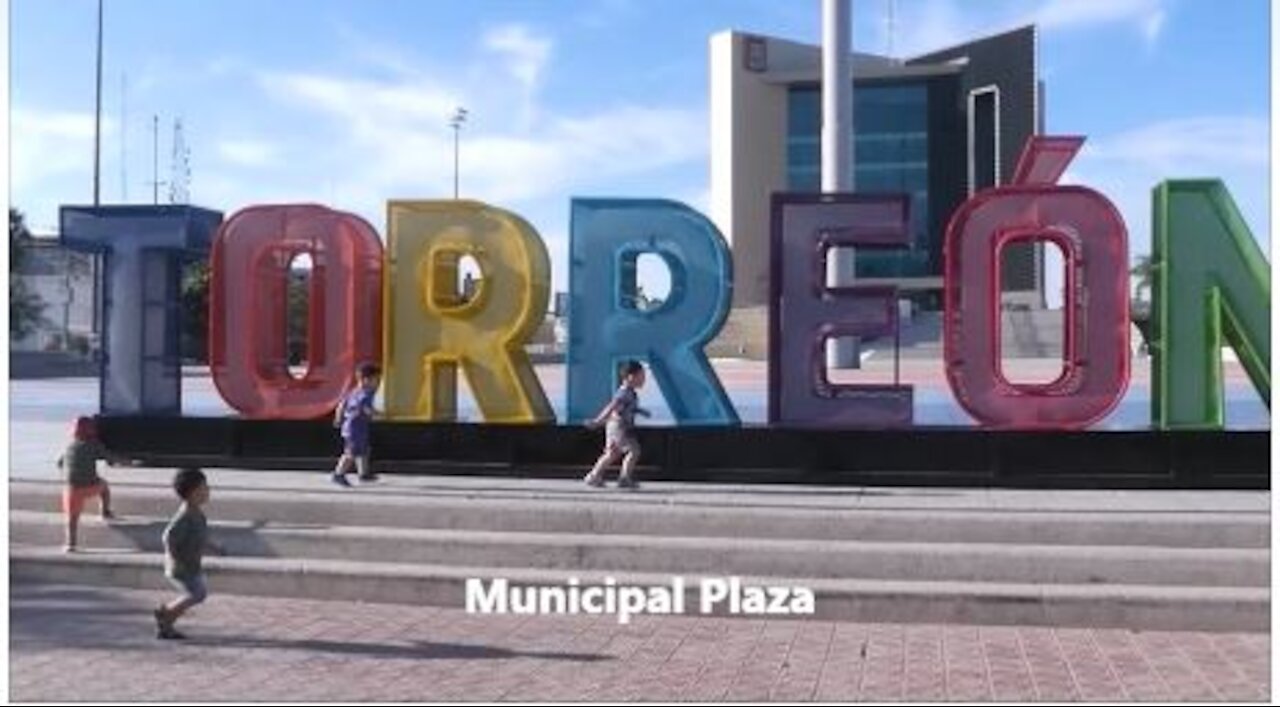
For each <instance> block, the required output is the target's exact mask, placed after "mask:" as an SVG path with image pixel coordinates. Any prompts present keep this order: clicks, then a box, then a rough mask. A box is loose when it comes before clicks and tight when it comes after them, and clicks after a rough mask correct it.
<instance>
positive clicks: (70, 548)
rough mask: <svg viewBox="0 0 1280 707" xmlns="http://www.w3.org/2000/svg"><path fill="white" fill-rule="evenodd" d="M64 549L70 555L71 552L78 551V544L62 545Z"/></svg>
mask: <svg viewBox="0 0 1280 707" xmlns="http://www.w3.org/2000/svg"><path fill="white" fill-rule="evenodd" d="M62 551H63V552H64V553H66V554H68V555H70V554H71V553H73V552H77V549H76V546H75V545H63V546H62Z"/></svg>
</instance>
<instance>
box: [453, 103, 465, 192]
mask: <svg viewBox="0 0 1280 707" xmlns="http://www.w3.org/2000/svg"><path fill="white" fill-rule="evenodd" d="M465 122H467V109H466V108H463V107H462V106H458V107H457V108H455V109H454V110H453V115H452V116H451V117H450V118H449V126H450V127H452V128H453V198H454V199H457V198H458V133H459V131H461V130H462V124H463V123H465Z"/></svg>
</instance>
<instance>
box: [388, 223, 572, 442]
mask: <svg viewBox="0 0 1280 707" xmlns="http://www.w3.org/2000/svg"><path fill="white" fill-rule="evenodd" d="M387 224H388V230H389V233H388V241H387V250H388V255H389V263H388V266H387V275H386V286H385V288H384V292H385V298H384V301H385V306H386V310H387V314H386V329H385V331H386V344H385V345H386V351H387V371H386V385H385V387H384V391H385V392H384V397H385V399H386V408H387V415H388V416H389V417H391V418H394V419H401V420H409V419H425V420H435V421H446V420H455V419H457V417H458V391H457V379H458V367H459V366H461V367H462V370H463V372H464V373H465V374H466V376H467V382H468V383H469V384H470V386H471V391H472V393H473V394H474V395H475V398H476V403H477V405H479V407H480V412H481V413H482V414H483V415H484V418H485V420H487V421H489V422H554V421H555V412H554V411H553V410H552V408H551V403H549V402H547V396H546V394H545V393H544V392H543V391H542V386H541V385H540V384H539V383H538V377H537V375H535V374H534V371H533V364H532V363H530V361H529V356H528V354H526V353H525V350H524V346H525V344H527V343H528V342H529V339H531V338H532V337H533V333H534V331H536V330H537V328H538V326H539V325H540V324H541V323H542V321H543V319H544V318H545V317H546V312H547V298H548V295H549V293H550V290H551V262H550V260H549V259H548V258H547V250H546V247H545V246H543V244H542V239H540V238H539V237H538V233H537V232H536V231H535V230H534V229H533V226H530V225H529V224H528V223H527V222H526V221H525V220H524V219H522V218H520V217H519V216H516V215H515V214H513V213H511V212H509V211H504V210H502V209H498V208H495V207H492V206H489V205H487V204H482V203H480V202H475V201H391V202H389V203H388V205H387ZM465 255H469V256H471V257H472V258H475V260H476V262H477V263H478V264H479V266H480V281H479V289H478V290H477V291H476V292H475V293H474V295H472V296H471V298H470V299H463V298H462V297H460V296H459V293H458V261H459V260H460V259H461V258H462V257H463V256H465Z"/></svg>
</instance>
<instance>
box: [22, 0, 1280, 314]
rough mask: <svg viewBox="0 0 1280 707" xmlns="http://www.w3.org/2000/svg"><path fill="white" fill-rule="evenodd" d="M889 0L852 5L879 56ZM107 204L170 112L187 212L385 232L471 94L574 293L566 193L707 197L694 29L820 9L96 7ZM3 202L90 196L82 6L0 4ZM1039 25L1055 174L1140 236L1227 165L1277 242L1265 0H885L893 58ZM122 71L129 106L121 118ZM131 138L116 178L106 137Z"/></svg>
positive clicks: (805, 26)
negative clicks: (1096, 193)
mask: <svg viewBox="0 0 1280 707" xmlns="http://www.w3.org/2000/svg"><path fill="white" fill-rule="evenodd" d="M888 1H889V0H855V2H854V7H855V11H854V24H855V30H854V43H855V46H856V47H857V48H858V49H861V50H864V51H870V52H875V53H883V52H884V51H885V50H886V49H887V46H888V38H887V31H886V23H885V21H884V18H885V10H886V8H887V6H888ZM106 8H107V25H106V37H107V38H106V49H105V52H106V62H105V72H104V99H103V100H104V114H105V122H104V138H103V167H102V180H103V187H102V193H103V200H104V201H105V202H107V203H114V202H119V201H121V199H122V196H123V193H124V191H125V188H127V192H128V196H129V198H130V200H131V201H143V202H146V201H149V200H150V198H151V187H150V186H149V184H148V182H149V181H150V179H151V161H152V155H151V116H152V115H153V114H159V115H160V117H161V123H162V126H163V128H162V133H161V148H160V149H161V160H160V162H161V179H165V178H167V172H168V168H167V167H168V150H169V136H170V126H171V124H172V120H173V119H174V117H175V116H180V117H181V118H182V119H183V121H184V124H185V130H186V139H187V142H188V145H189V146H190V149H191V165H192V173H193V175H192V181H191V197H192V202H193V203H196V204H198V205H201V206H206V207H210V208H216V209H220V210H223V211H224V212H227V213H228V214H229V213H230V212H232V211H234V210H236V209H238V208H240V207H243V206H247V205H250V204H253V203H265V202H282V201H318V202H321V203H326V204H328V205H331V206H333V207H335V208H342V209H347V210H350V211H354V212H356V213H359V214H361V215H363V216H365V217H366V218H368V219H369V220H370V222H371V223H373V225H374V226H375V227H376V228H378V229H379V231H382V230H383V228H384V226H385V223H384V221H385V215H384V209H385V201H386V200H387V199H389V198H442V197H448V196H450V195H451V190H452V179H453V171H452V170H453V161H452V133H451V131H450V129H449V128H448V125H447V121H448V116H449V114H450V113H451V111H452V109H453V107H454V106H455V105H464V106H466V107H467V108H468V109H469V110H470V112H471V120H470V122H469V123H468V124H467V125H466V126H465V127H464V129H463V133H462V192H463V195H464V196H470V197H473V198H479V199H483V200H486V201H489V202H490V203H493V204H495V205H498V206H502V207H504V208H507V209H510V210H512V211H515V212H516V213H519V214H521V215H522V216H524V217H525V218H527V219H528V220H529V221H530V222H531V223H533V225H534V226H535V227H536V228H537V229H538V231H539V232H540V233H541V234H542V236H543V239H544V240H545V241H546V242H547V245H548V248H549V250H550V252H551V257H552V263H553V269H554V271H555V280H556V286H557V288H558V289H562V288H563V287H564V286H565V276H566V271H565V266H566V261H565V257H566V256H565V253H566V241H567V228H568V214H569V199H570V198H571V197H572V196H575V195H580V196H588V195H592V196H595V195H613V196H633V197H668V198H675V199H679V200H682V201H685V202H687V203H689V204H690V205H692V206H694V207H695V208H699V209H701V210H703V211H704V212H705V211H706V210H707V204H708V201H709V188H710V184H709V172H710V169H709V164H708V154H709V148H708V145H709V137H708V131H709V128H708V115H707V111H708V106H707V86H708V81H707V65H708V57H707V48H708V37H709V36H710V35H711V34H712V33H714V32H716V31H719V30H723V29H729V28H733V29H741V30H750V31H755V32H760V33H764V34H770V35H775V36H781V37H785V38H789V39H795V40H799V41H807V42H816V40H817V39H818V37H819V31H820V27H819V22H820V11H819V8H820V4H819V2H818V0H787V1H785V2H784V1H783V0H696V1H689V0H521V1H516V0H473V1H469V2H461V1H451V0H363V1H357V0H318V1H317V0H269V1H268V0H257V1H256V2H247V1H246V0H218V1H216V2H214V1H213V0H167V1H166V2H154V1H153V0H106ZM10 13H11V14H10V39H11V45H10V46H11V54H10V74H11V84H10V98H11V105H10V125H11V148H10V149H11V158H10V162H11V164H10V167H11V175H10V180H11V181H10V189H11V193H10V199H11V203H12V204H14V205H15V206H17V207H18V208H20V209H22V210H24V211H25V212H27V213H28V215H29V220H30V222H31V223H32V224H33V225H34V226H36V227H37V228H38V229H48V230H51V229H52V227H53V226H54V225H55V224H56V219H57V206H58V205H59V204H62V203H85V202H88V201H90V200H91V197H92V177H91V169H92V149H93V121H92V114H93V58H94V57H93V49H94V47H93V43H94V21H95V16H96V3H95V2H94V1H93V0H57V1H56V2H49V1H47V0H11V2H10ZM1026 21H1035V22H1037V23H1038V25H1039V26H1040V29H1041V34H1040V39H1041V44H1040V75H1041V77H1042V78H1043V79H1044V80H1045V81H1046V82H1047V84H1048V88H1047V101H1046V102H1047V123H1048V132H1049V133H1051V134H1054V133H1056V134H1082V135H1085V136H1087V137H1088V143H1087V144H1086V148H1085V152H1084V153H1083V154H1082V155H1081V157H1080V158H1078V159H1077V161H1076V162H1075V163H1074V165H1073V166H1072V168H1071V169H1070V170H1069V171H1068V174H1067V179H1066V181H1074V182H1077V183H1084V184H1088V185H1090V186H1092V187H1094V188H1096V189H1098V190H1100V191H1102V192H1103V193H1105V194H1107V195H1108V196H1109V197H1111V198H1112V199H1113V200H1114V201H1115V202H1116V204H1117V206H1118V207H1119V208H1120V210H1121V212H1122V213H1123V214H1124V215H1125V217H1126V220H1127V222H1128V226H1129V234H1130V244H1131V250H1132V251H1134V252H1135V253H1142V252H1146V251H1147V250H1148V249H1149V243H1150V232H1149V229H1150V225H1149V224H1150V213H1149V212H1150V208H1151V205H1150V190H1151V188H1152V187H1153V186H1154V185H1155V184H1156V183H1157V182H1158V181H1159V180H1161V179H1162V178H1166V177H1204V176H1216V177H1221V178H1223V179H1224V180H1226V182H1227V185H1228V187H1229V188H1230V189H1231V191H1232V193H1233V195H1234V196H1235V198H1236V200H1237V202H1238V203H1239V204H1240V206H1241V209H1242V211H1243V213H1244V215H1245V218H1246V220H1247V221H1248V222H1249V224H1250V225H1251V227H1252V228H1253V230H1254V233H1255V236H1256V237H1257V238H1258V239H1259V241H1260V242H1262V244H1263V246H1264V248H1267V249H1268V250H1269V236H1268V234H1269V231H1270V220H1269V193H1270V192H1269V185H1268V179H1269V154H1270V150H1269V142H1268V141H1269V106H1270V101H1269V90H1270V80H1269V53H1268V52H1269V35H1270V15H1269V4H1268V3H1267V2H1266V0H1229V1H1223V0H897V2H896V27H897V31H896V32H895V36H894V40H893V44H894V47H895V51H894V53H895V55H898V56H903V57H908V56H911V55H914V54H918V53H922V52H924V51H927V50H931V49H935V48H940V47H943V46H947V45H949V44H952V43H955V42H959V41H963V40H965V39H967V38H972V37H975V36H982V35H986V34H990V33H992V32H995V31H998V30H1001V29H1006V28H1009V27H1012V26H1015V25H1017V24H1021V23H1023V22H1026ZM122 75H125V76H127V79H126V84H127V92H126V93H127V120H126V121H124V122H123V123H122V121H121V83H122ZM122 138H123V141H124V142H125V143H126V144H127V152H128V159H127V160H126V162H125V167H126V168H127V169H126V171H127V181H126V183H124V184H122V179H121V164H122V163H121V143H122Z"/></svg>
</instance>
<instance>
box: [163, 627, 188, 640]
mask: <svg viewBox="0 0 1280 707" xmlns="http://www.w3.org/2000/svg"><path fill="white" fill-rule="evenodd" d="M186 637H187V634H185V633H180V632H179V631H178V630H177V629H175V628H174V627H173V626H161V627H160V628H158V629H156V638H159V639H160V640H162V641H181V640H184V639H186Z"/></svg>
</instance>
